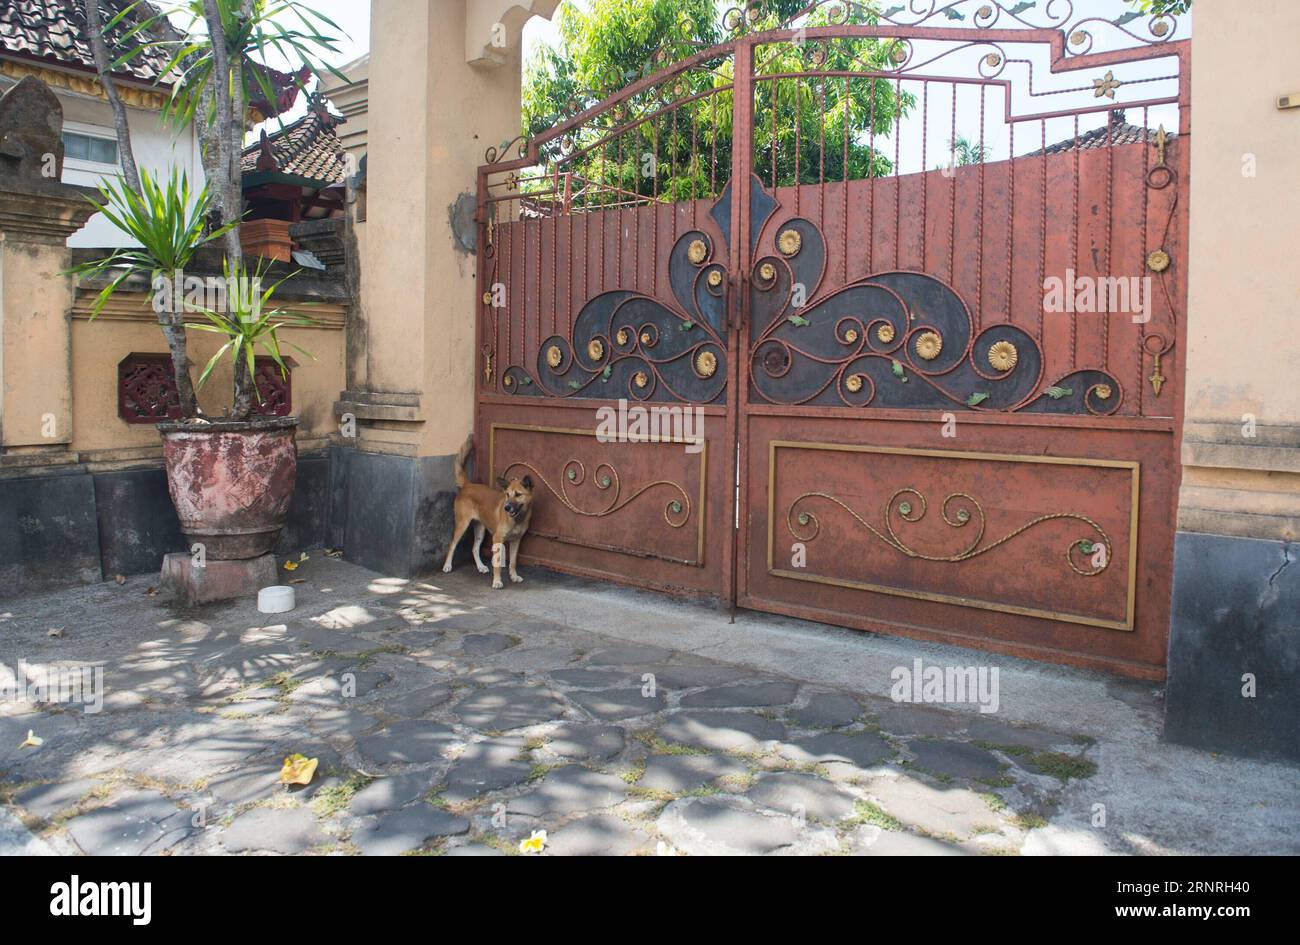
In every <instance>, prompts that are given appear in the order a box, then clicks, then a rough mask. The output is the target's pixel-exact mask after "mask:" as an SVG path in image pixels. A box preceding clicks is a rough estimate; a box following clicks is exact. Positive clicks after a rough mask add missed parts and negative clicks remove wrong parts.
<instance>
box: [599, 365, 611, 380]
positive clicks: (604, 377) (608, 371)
mask: <svg viewBox="0 0 1300 945" xmlns="http://www.w3.org/2000/svg"><path fill="white" fill-rule="evenodd" d="M613 373H614V365H612V364H606V365H605V370H603V371H601V372H600V380H601V383H604V382H605V381H607V380H609V376H610V375H611V374H613Z"/></svg>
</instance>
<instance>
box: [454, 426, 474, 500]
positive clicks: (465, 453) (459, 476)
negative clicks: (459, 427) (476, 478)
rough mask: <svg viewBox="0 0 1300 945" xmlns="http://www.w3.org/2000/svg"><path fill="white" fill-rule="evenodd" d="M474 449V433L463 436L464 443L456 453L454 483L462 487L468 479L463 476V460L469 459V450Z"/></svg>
mask: <svg viewBox="0 0 1300 945" xmlns="http://www.w3.org/2000/svg"><path fill="white" fill-rule="evenodd" d="M473 449H474V434H473V433H471V434H470V435H469V436H467V437H465V445H464V446H462V447H461V448H460V452H459V453H457V454H456V485H457V486H458V487H460V488H463V487H464V485H465V483H466V482H468V481H469V480H468V479H467V478H466V476H465V460H467V459H469V454H470V452H471V451H472V450H473Z"/></svg>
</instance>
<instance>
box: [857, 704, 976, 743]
mask: <svg viewBox="0 0 1300 945" xmlns="http://www.w3.org/2000/svg"><path fill="white" fill-rule="evenodd" d="M871 708H872V712H873V714H874V715H875V717H876V720H877V724H878V725H879V726H880V728H881V730H882V731H886V732H888V733H889V734H891V735H920V736H923V737H928V738H945V737H947V736H950V735H956V734H958V733H959V732H960V731H961V730H962V725H963V724H964V723H963V720H962V718H961V716H959V715H957V714H956V713H954V712H945V711H943V710H942V709H931V708H927V707H925V706H917V705H910V704H906V703H892V702H873V704H872V706H871Z"/></svg>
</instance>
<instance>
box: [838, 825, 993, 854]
mask: <svg viewBox="0 0 1300 945" xmlns="http://www.w3.org/2000/svg"><path fill="white" fill-rule="evenodd" d="M849 853H850V854H851V855H852V856H970V855H971V854H970V853H969V852H968V851H966V850H963V849H962V848H961V847H959V846H957V845H956V844H954V843H946V842H944V841H943V840H936V839H934V838H933V837H923V836H921V835H920V834H915V833H908V832H906V831H902V830H882V829H880V828H879V827H876V826H874V825H870V824H867V825H863V826H861V827H859V828H858V829H857V830H855V831H853V833H852V834H850V835H849Z"/></svg>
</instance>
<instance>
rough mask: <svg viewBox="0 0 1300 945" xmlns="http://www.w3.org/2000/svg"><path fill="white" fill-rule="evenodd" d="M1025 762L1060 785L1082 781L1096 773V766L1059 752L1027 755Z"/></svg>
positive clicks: (1082, 759) (1084, 759) (1083, 759)
mask: <svg viewBox="0 0 1300 945" xmlns="http://www.w3.org/2000/svg"><path fill="white" fill-rule="evenodd" d="M1025 761H1026V762H1027V763H1028V764H1030V765H1032V766H1033V767H1034V768H1036V769H1037V770H1039V771H1041V772H1042V773H1043V774H1046V775H1050V776H1051V777H1053V778H1056V780H1058V781H1060V782H1062V783H1068V782H1069V781H1070V779H1072V778H1078V779H1079V780H1083V779H1084V778H1090V777H1092V776H1093V775H1094V774H1096V773H1097V766H1096V765H1095V764H1093V763H1092V762H1091V761H1088V760H1087V759H1086V758H1076V757H1075V756H1074V755H1067V754H1065V753H1064V752H1060V751H1040V752H1035V753H1034V754H1031V755H1029V756H1028V757H1027V758H1026V759H1025Z"/></svg>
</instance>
